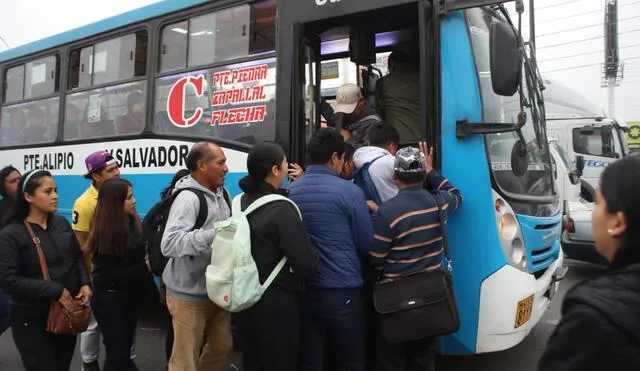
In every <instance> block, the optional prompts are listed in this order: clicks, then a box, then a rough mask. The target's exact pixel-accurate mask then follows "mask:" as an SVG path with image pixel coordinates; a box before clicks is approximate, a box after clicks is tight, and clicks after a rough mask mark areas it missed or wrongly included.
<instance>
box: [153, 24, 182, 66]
mask: <svg viewBox="0 0 640 371" xmlns="http://www.w3.org/2000/svg"><path fill="white" fill-rule="evenodd" d="M188 29H189V22H187V21H183V22H178V23H173V24H170V25H168V26H165V27H164V28H163V29H162V45H160V72H169V71H174V70H180V69H183V68H185V67H187V33H189V31H187V30H188Z"/></svg>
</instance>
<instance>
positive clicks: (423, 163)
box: [369, 143, 462, 371]
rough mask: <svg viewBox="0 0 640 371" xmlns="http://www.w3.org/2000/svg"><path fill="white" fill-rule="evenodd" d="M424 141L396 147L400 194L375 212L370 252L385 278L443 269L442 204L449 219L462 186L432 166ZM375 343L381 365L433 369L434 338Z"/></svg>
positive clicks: (389, 369) (392, 370)
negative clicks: (415, 145) (449, 179)
mask: <svg viewBox="0 0 640 371" xmlns="http://www.w3.org/2000/svg"><path fill="white" fill-rule="evenodd" d="M420 147H421V148H422V151H421V150H418V149H417V148H415V147H405V148H402V149H400V150H398V152H397V153H396V158H395V163H394V168H393V172H394V174H393V176H394V180H395V182H396V185H397V186H398V190H399V191H398V194H397V195H396V196H395V197H393V198H392V199H390V200H389V201H387V202H384V203H383V204H382V205H380V208H379V209H378V211H377V212H376V216H375V226H374V231H375V239H374V241H373V244H372V245H371V250H370V252H369V254H370V257H371V264H372V265H373V268H374V269H377V270H382V272H383V273H382V279H395V278H399V277H403V276H407V275H410V274H413V273H418V272H424V271H429V270H436V269H440V268H441V266H442V261H443V234H444V230H443V229H442V227H441V224H440V223H441V221H440V212H439V207H438V205H440V207H442V209H443V212H442V214H443V218H445V219H446V218H447V216H448V215H450V214H451V213H453V212H455V211H456V210H457V209H458V207H459V206H460V204H461V203H462V195H461V194H460V191H459V190H458V189H457V188H455V187H454V186H453V184H451V183H450V182H449V181H448V180H447V179H445V178H444V177H442V176H441V175H440V174H439V173H438V172H437V171H435V170H434V169H433V167H432V164H433V156H432V155H433V149H431V150H427V145H426V144H425V143H421V144H420ZM425 180H426V181H425ZM423 185H424V186H425V187H426V188H427V189H429V190H431V191H432V192H433V194H432V193H429V192H428V191H427V190H425V189H424V188H425V187H423ZM435 198H438V201H437V202H436V200H435ZM442 222H443V223H444V222H445V220H443V221H442ZM376 343H377V344H376V345H377V346H376V353H377V361H378V366H379V368H378V369H379V370H382V371H396V370H403V371H404V370H407V369H411V370H421V371H433V369H434V361H435V356H436V338H424V339H418V340H414V341H411V342H406V343H397V344H390V343H387V342H386V341H385V339H384V337H383V336H382V334H377V335H376Z"/></svg>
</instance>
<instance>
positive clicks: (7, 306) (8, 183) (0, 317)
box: [0, 165, 20, 335]
mask: <svg viewBox="0 0 640 371" xmlns="http://www.w3.org/2000/svg"><path fill="white" fill-rule="evenodd" d="M18 182H20V172H19V171H18V169H16V168H15V167H13V166H11V165H9V166H6V167H4V168H3V169H2V170H0V196H2V200H0V220H4V219H5V218H6V217H7V214H8V212H9V210H10V209H11V207H13V203H14V202H15V199H16V196H17V195H18ZM0 224H2V223H0ZM10 324H11V302H10V300H9V296H8V295H7V294H5V293H3V292H2V291H0V335H2V333H3V332H5V331H6V330H7V329H8V328H9V327H10Z"/></svg>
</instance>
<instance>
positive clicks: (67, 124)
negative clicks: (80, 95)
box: [64, 102, 82, 139]
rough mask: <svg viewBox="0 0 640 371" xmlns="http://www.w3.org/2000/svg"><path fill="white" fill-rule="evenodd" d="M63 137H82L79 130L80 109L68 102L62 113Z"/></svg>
mask: <svg viewBox="0 0 640 371" xmlns="http://www.w3.org/2000/svg"><path fill="white" fill-rule="evenodd" d="M64 136H65V139H77V138H81V137H82V133H81V132H80V110H79V109H78V107H77V106H76V105H75V104H73V103H70V102H67V104H66V107H65V114H64Z"/></svg>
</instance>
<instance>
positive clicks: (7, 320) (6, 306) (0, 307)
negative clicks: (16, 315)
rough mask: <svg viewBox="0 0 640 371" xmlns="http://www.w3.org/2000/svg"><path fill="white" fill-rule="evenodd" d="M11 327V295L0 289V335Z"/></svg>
mask: <svg viewBox="0 0 640 371" xmlns="http://www.w3.org/2000/svg"><path fill="white" fill-rule="evenodd" d="M9 327H11V303H10V300H9V295H7V294H5V293H4V292H2V291H0V335H2V333H3V332H5V331H7V329H8V328H9Z"/></svg>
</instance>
